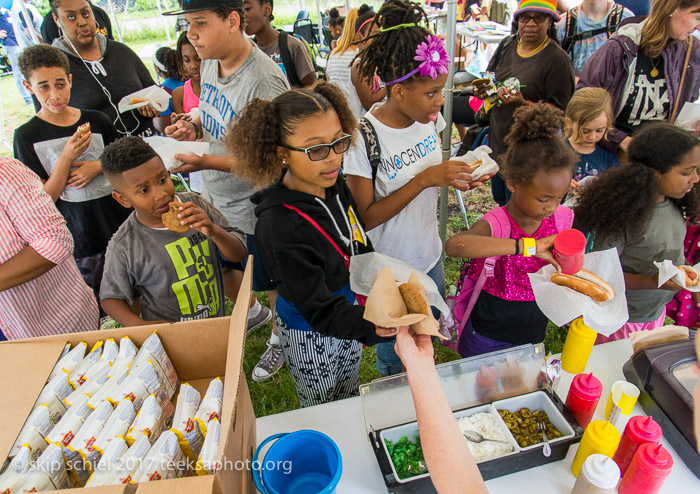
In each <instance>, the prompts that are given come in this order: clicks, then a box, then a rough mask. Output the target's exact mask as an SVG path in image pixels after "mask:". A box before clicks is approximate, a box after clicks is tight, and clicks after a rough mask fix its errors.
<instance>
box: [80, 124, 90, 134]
mask: <svg viewBox="0 0 700 494" xmlns="http://www.w3.org/2000/svg"><path fill="white" fill-rule="evenodd" d="M77 132H78V134H79V135H80V137H85V136H86V135H87V134H88V133H89V132H90V122H87V123H84V124H83V125H81V126H80V127H78V130H77Z"/></svg>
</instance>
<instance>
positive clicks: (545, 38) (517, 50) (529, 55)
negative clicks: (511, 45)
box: [516, 36, 549, 58]
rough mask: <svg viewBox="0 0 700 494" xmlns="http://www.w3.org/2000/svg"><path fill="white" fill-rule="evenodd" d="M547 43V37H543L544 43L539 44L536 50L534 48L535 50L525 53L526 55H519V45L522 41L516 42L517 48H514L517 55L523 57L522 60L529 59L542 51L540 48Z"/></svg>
mask: <svg viewBox="0 0 700 494" xmlns="http://www.w3.org/2000/svg"><path fill="white" fill-rule="evenodd" d="M547 41H549V36H545V37H544V41H543V42H542V43H540V46H538V47H537V48H535V49H534V50H532V51H531V52H529V53H526V54H524V55H523V54H522V53H520V45H521V43H522V42H523V40H522V39H521V40H520V41H518V46H517V47H516V52H517V53H518V55H520V56H521V57H523V58H527V57H531V56H532V55H534V54H535V53H536V52H538V51H540V50H541V49H542V47H543V46H544V45H545V44H546V43H547Z"/></svg>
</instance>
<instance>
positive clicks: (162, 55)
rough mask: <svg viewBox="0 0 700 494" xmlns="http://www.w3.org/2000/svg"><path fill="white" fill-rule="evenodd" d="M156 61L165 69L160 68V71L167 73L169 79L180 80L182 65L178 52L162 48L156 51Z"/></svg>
mask: <svg viewBox="0 0 700 494" xmlns="http://www.w3.org/2000/svg"><path fill="white" fill-rule="evenodd" d="M154 58H155V61H157V62H158V63H159V64H160V65H161V66H162V67H164V69H162V68H161V67H158V65H156V67H158V70H160V71H161V72H163V73H165V76H166V77H167V78H168V79H175V78H179V77H180V75H181V74H182V72H181V71H180V64H179V60H178V56H177V52H176V51H175V50H173V49H172V48H170V47H168V46H161V47H160V48H158V49H157V50H156V54H155V56H154Z"/></svg>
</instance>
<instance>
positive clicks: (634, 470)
mask: <svg viewBox="0 0 700 494" xmlns="http://www.w3.org/2000/svg"><path fill="white" fill-rule="evenodd" d="M672 468H673V458H672V457H671V453H669V452H668V451H666V449H665V448H664V447H663V446H661V445H660V444H651V443H646V444H642V445H641V446H640V447H639V448H637V452H636V453H634V457H633V458H632V462H631V463H630V466H629V468H627V471H626V472H625V475H623V476H622V480H621V481H620V485H619V486H618V488H617V492H618V493H619V494H656V493H657V492H659V491H660V490H661V486H662V485H663V484H664V482H665V481H666V478H667V477H668V474H670V473H671V469H672Z"/></svg>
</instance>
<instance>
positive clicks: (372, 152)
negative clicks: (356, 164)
mask: <svg viewBox="0 0 700 494" xmlns="http://www.w3.org/2000/svg"><path fill="white" fill-rule="evenodd" d="M357 126H358V127H359V129H360V134H362V139H363V140H364V141H365V149H366V150H367V157H368V158H369V165H370V167H372V183H374V180H375V179H376V178H377V170H378V169H379V164H380V163H381V162H382V149H381V147H380V145H379V138H378V137H377V131H376V130H375V129H374V125H372V122H370V121H369V120H368V119H367V118H365V117H362V118H360V120H359V121H358V122H357Z"/></svg>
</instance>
